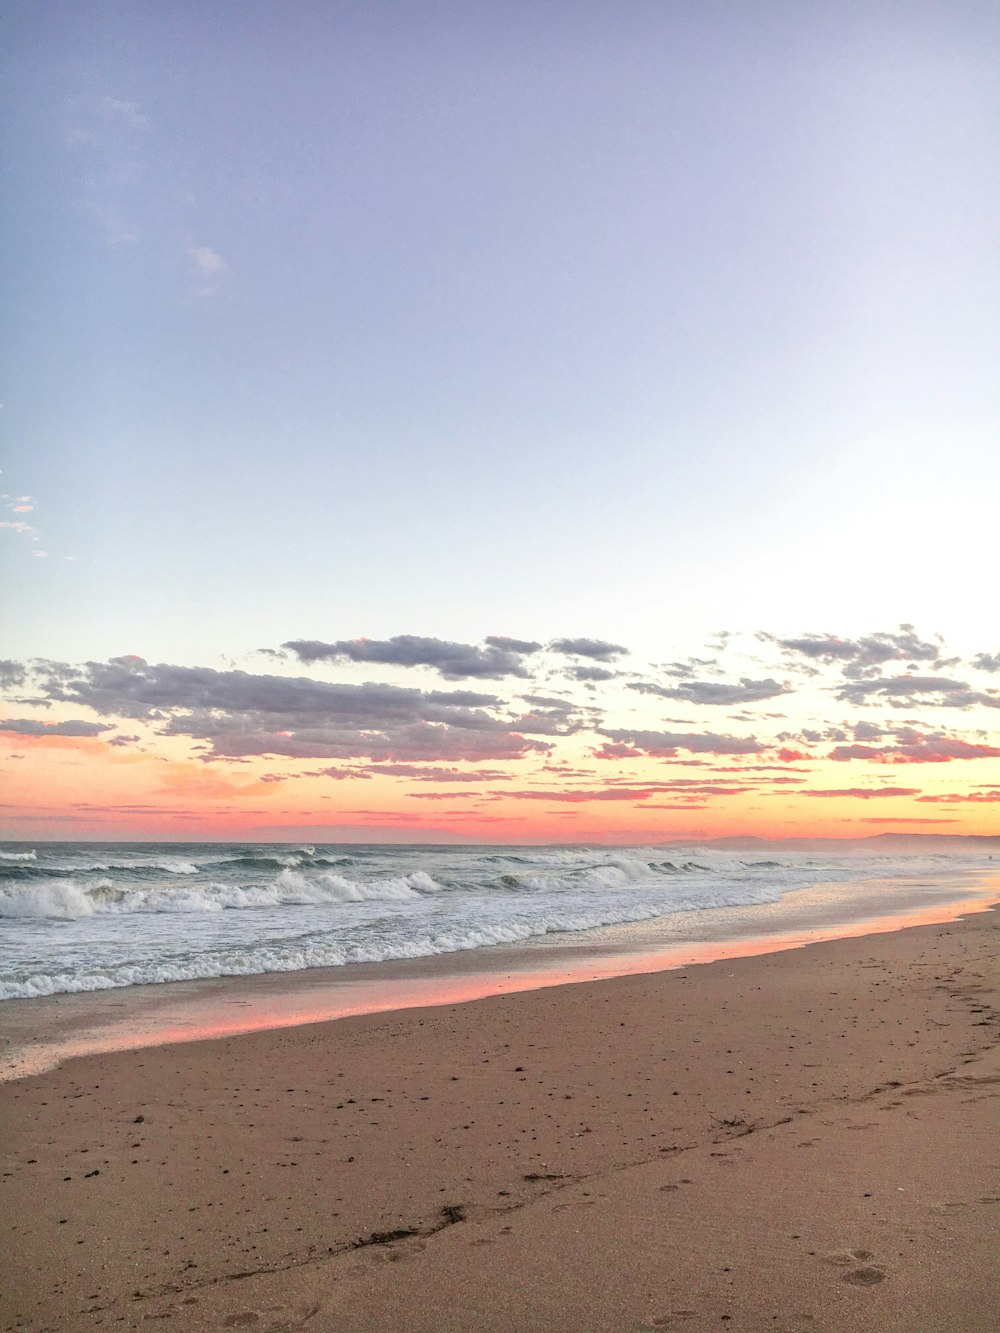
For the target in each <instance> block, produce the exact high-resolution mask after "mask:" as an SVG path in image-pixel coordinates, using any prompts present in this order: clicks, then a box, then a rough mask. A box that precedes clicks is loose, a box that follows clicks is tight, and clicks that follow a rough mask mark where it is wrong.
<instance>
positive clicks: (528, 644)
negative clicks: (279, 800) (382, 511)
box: [0, 625, 1000, 798]
mask: <svg viewBox="0 0 1000 1333" xmlns="http://www.w3.org/2000/svg"><path fill="white" fill-rule="evenodd" d="M717 644H721V645H723V647H716V649H713V651H705V652H703V653H701V656H696V657H689V659H687V660H681V661H673V663H671V664H668V665H665V667H655V665H649V664H641V663H635V660H633V659H632V657H631V655H629V653H628V649H627V648H625V647H623V645H620V644H613V643H608V641H605V640H600V639H589V637H553V639H552V640H549V641H548V643H547V644H541V643H536V641H532V640H519V639H511V637H507V636H489V637H487V639H485V640H484V641H483V643H481V644H463V643H453V641H445V640H439V639H432V637H425V636H417V635H399V636H396V637H393V639H388V640H367V639H356V640H335V641H329V643H327V641H321V640H307V639H297V640H288V641H287V643H285V644H283V645H281V649H263V651H261V652H264V653H265V655H267V656H268V657H269V659H271V660H273V661H276V663H280V664H281V667H283V668H284V667H285V664H288V663H289V657H291V660H292V661H295V663H297V664H304V665H307V667H308V669H309V672H311V674H308V676H305V674H292V673H276V672H272V673H255V672H249V670H243V669H235V668H229V669H224V670H223V669H217V668H213V667H189V665H177V664H169V663H159V664H149V663H147V661H144V660H143V659H140V657H135V656H128V657H112V659H108V660H107V661H88V663H84V664H79V665H75V664H68V663H53V661H45V660H39V661H33V663H25V664H20V663H12V661H4V663H3V664H0V665H1V667H3V681H4V685H5V689H7V693H8V696H11V697H12V698H16V701H17V702H16V705H13V704H12V706H16V708H17V709H19V712H17V714H16V716H11V717H8V718H7V720H5V721H0V730H4V732H8V733H16V734H21V736H25V737H33V738H36V740H37V738H44V737H47V736H60V737H64V738H65V737H88V738H101V737H103V744H108V745H117V746H128V745H129V744H133V742H135V741H136V737H135V736H129V734H124V733H121V732H119V733H117V734H111V733H113V732H115V725H113V724H115V722H117V724H124V722H128V724H131V726H132V728H133V726H135V724H141V725H144V726H145V728H148V730H149V732H151V734H152V736H153V737H156V736H159V737H169V738H177V740H185V741H188V742H191V746H192V753H195V754H197V756H199V757H201V758H205V760H213V761H233V762H235V761H240V760H248V758H259V757H272V758H276V760H336V761H341V764H349V765H351V768H349V769H347V770H345V773H344V776H360V774H359V773H357V762H359V761H369V766H371V770H372V772H388V770H389V769H387V768H381V769H380V768H379V765H389V766H391V765H396V768H395V769H391V770H392V772H393V773H395V776H397V777H408V778H411V780H417V778H420V777H424V776H428V777H429V773H428V774H425V773H424V770H421V769H420V765H425V764H439V765H440V764H447V765H452V768H451V769H449V776H444V772H443V770H440V769H439V781H443V782H452V784H453V782H457V781H464V780H467V774H465V773H464V772H461V770H459V769H455V768H453V765H455V764H461V762H472V764H483V762H489V764H493V762H497V761H528V760H532V761H533V762H544V761H547V760H548V758H551V757H555V754H556V752H557V749H559V746H560V744H563V742H564V741H567V740H568V738H571V737H573V738H575V740H576V745H575V753H576V756H577V762H579V753H580V746H581V745H583V746H584V754H585V756H587V766H585V768H584V769H583V770H581V776H585V773H588V772H589V773H593V774H597V772H599V770H603V769H604V768H605V765H607V764H608V761H612V762H625V761H635V760H647V761H648V760H656V761H664V762H671V761H672V762H681V764H687V765H691V764H696V762H707V761H713V762H717V761H719V760H721V758H731V760H733V761H737V762H745V761H747V760H749V758H752V757H756V758H761V757H764V758H769V760H771V761H772V762H775V764H776V765H781V764H793V762H801V761H807V760H828V761H832V762H836V764H844V762H851V761H857V762H864V764H880V765H881V764H921V765H924V764H948V762H952V761H956V760H976V758H995V757H997V756H1000V746H997V745H996V744H995V740H996V737H993V736H991V734H989V733H988V729H987V726H984V725H980V726H979V728H977V729H975V728H973V729H972V730H968V728H964V729H961V730H959V729H956V728H953V726H951V728H949V726H943V725H941V717H943V716H944V714H945V713H947V712H948V710H951V712H952V714H953V716H963V717H969V720H973V717H983V718H987V720H991V717H992V714H993V710H995V709H997V708H1000V690H999V689H997V688H996V684H995V680H993V678H991V673H992V670H993V655H992V653H988V652H981V653H977V655H976V656H973V657H972V659H971V660H969V661H968V663H965V664H964V668H963V667H961V665H960V661H959V659H957V657H955V656H948V655H947V651H945V648H944V645H943V644H940V643H932V641H929V640H924V639H921V637H920V636H919V635H917V633H916V632H915V631H913V628H912V627H909V625H904V627H901V628H900V629H899V631H897V632H892V633H875V635H869V636H863V637H856V639H840V637H836V636H833V635H825V633H809V635H803V636H799V637H784V639H779V637H776V636H772V635H765V633H761V635H757V636H756V645H757V647H755V648H753V651H752V652H748V651H747V649H745V648H744V649H739V648H736V647H735V645H733V639H732V636H729V635H724V636H720V639H719V640H717ZM760 644H763V645H764V649H765V652H769V653H771V656H772V659H773V660H772V663H771V673H767V674H764V673H761V665H764V669H765V670H767V664H764V663H761V659H760V647H759V645H760ZM748 664H749V669H747V667H748ZM928 664H929V665H931V667H932V668H933V669H936V670H939V669H941V668H943V667H945V665H947V668H948V670H949V674H948V676H939V674H927V665H928ZM755 667H756V670H753V668H755ZM956 668H959V669H960V670H961V674H959V673H957V672H956ZM359 670H367V672H369V673H371V674H373V676H379V674H381V676H388V677H391V678H371V680H363V681H356V680H351V678H348V680H344V678H340V680H336V678H335V680H329V678H325V680H324V678H316V673H317V672H319V673H321V674H327V676H329V674H333V676H337V674H339V676H341V677H343V676H344V674H347V676H352V674H355V676H356V674H357V672H359ZM428 676H429V677H431V680H433V677H435V676H437V677H439V678H440V677H444V678H447V680H451V681H459V680H463V678H484V680H485V678H488V680H491V681H492V682H493V685H492V688H489V689H485V690H484V689H479V688H452V689H440V688H435V686H433V684H432V682H431V684H428V682H427V677H428ZM969 676H971V677H976V678H973V680H969V678H963V677H969ZM409 681H416V682H415V684H411V682H409ZM521 690H527V692H524V693H521ZM776 704H779V705H780V706H781V712H780V713H775V712H772V710H771V709H773V706H775V705H776ZM677 705H681V706H684V708H687V709H688V710H689V716H687V717H681V718H679V717H673V716H664V713H665V710H667V709H668V706H673V708H676V706H677ZM765 705H767V710H765ZM880 706H881V708H885V709H888V710H889V716H887V717H885V718H884V720H881V721H879V720H876V718H873V717H872V710H873V709H877V708H880ZM31 708H35V709H36V710H39V712H40V713H43V714H44V713H45V712H48V710H49V709H52V708H60V709H72V710H73V716H69V717H57V718H56V720H51V718H47V717H45V716H37V717H32V716H21V714H24V713H25V710H29V709H31ZM903 708H905V709H907V710H908V714H909V716H907V717H905V718H904V720H903V721H896V720H895V718H893V717H892V714H893V713H895V714H897V713H899V710H900V709H903ZM724 709H729V713H728V714H727V725H725V726H717V725H713V724H712V721H711V720H712V718H713V717H719V716H720V714H721V713H723V710H724ZM80 710H84V712H89V713H92V714H96V718H99V720H93V718H88V717H79V716H76V713H79V712H80ZM857 710H863V712H864V716H860V714H859V713H857ZM407 764H408V765H411V768H409V769H404V768H401V766H400V765H407ZM413 765H416V766H413ZM304 772H312V773H313V776H315V772H319V770H304ZM323 772H324V773H325V774H328V776H333V773H335V772H336V770H335V769H324V770H323ZM821 790H828V792H835V790H836V792H840V793H841V794H843V793H844V792H845V790H848V789H847V788H839V786H837V788H833V786H828V788H821ZM595 798H597V797H595Z"/></svg>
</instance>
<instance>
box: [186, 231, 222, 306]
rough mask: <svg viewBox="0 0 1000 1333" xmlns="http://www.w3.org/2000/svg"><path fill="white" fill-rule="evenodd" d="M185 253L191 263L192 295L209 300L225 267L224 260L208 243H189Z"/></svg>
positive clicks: (215, 290)
mask: <svg viewBox="0 0 1000 1333" xmlns="http://www.w3.org/2000/svg"><path fill="white" fill-rule="evenodd" d="M187 253H188V259H189V261H190V265H191V270H190V271H191V279H192V283H193V292H194V295H195V296H196V297H200V298H202V299H203V300H209V299H210V298H211V297H213V296H215V294H216V292H218V290H219V284H220V283H221V281H222V277H223V275H224V273H225V272H226V268H227V265H226V261H225V260H224V259H223V257H222V255H220V254H219V252H218V250H213V249H212V248H211V246H208V245H193V244H192V245H189V246H188V247H187Z"/></svg>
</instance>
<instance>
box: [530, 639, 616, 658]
mask: <svg viewBox="0 0 1000 1333" xmlns="http://www.w3.org/2000/svg"><path fill="white" fill-rule="evenodd" d="M549 652H550V653H560V654H562V655H564V656H566V657H592V658H594V660H595V661H597V662H613V661H615V660H616V658H619V657H621V656H622V655H623V654H624V653H627V652H628V649H627V648H623V647H622V645H621V644H620V643H607V642H606V641H605V640H604V639H553V641H552V642H551V643H550V644H549Z"/></svg>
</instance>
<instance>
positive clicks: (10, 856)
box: [0, 851, 38, 861]
mask: <svg viewBox="0 0 1000 1333" xmlns="http://www.w3.org/2000/svg"><path fill="white" fill-rule="evenodd" d="M37 859H38V855H37V853H36V852H34V851H31V852H0V861H35V860H37Z"/></svg>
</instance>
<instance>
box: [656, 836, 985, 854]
mask: <svg viewBox="0 0 1000 1333" xmlns="http://www.w3.org/2000/svg"><path fill="white" fill-rule="evenodd" d="M693 842H695V843H697V845H698V846H701V847H719V848H728V849H732V850H733V851H737V852H740V851H745V852H754V851H763V850H765V849H767V848H771V849H784V850H785V851H790V852H809V851H817V852H852V851H854V852H913V853H916V852H930V853H934V852H997V853H998V854H1000V836H996V837H995V836H993V835H990V834H979V835H975V834H962V833H872V834H869V835H868V836H866V837H863V838H754V837H748V838H697V839H688V840H685V839H683V838H675V839H672V840H671V841H670V842H665V843H659V844H658V846H661V847H690V846H691V845H692V843H693Z"/></svg>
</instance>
